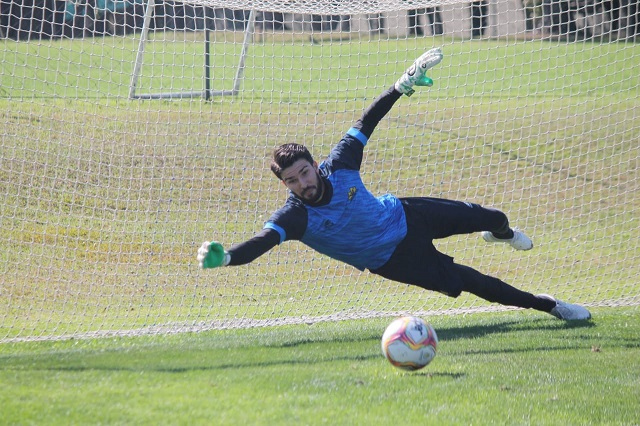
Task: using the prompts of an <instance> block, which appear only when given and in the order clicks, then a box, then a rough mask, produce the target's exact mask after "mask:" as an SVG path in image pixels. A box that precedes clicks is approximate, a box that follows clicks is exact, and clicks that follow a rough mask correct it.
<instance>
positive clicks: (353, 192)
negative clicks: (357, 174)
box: [347, 186, 358, 201]
mask: <svg viewBox="0 0 640 426" xmlns="http://www.w3.org/2000/svg"><path fill="white" fill-rule="evenodd" d="M357 191H358V190H357V189H356V187H355V186H352V187H351V188H349V193H348V194H347V197H348V198H349V201H351V200H353V197H355V196H356V192H357Z"/></svg>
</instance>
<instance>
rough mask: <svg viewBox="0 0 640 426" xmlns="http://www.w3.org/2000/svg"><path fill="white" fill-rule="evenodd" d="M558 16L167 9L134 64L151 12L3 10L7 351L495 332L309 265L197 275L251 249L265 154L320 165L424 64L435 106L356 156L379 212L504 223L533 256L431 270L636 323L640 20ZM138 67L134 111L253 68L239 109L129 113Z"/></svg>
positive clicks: (495, 254)
mask: <svg viewBox="0 0 640 426" xmlns="http://www.w3.org/2000/svg"><path fill="white" fill-rule="evenodd" d="M58 3H59V2H58ZM46 4H48V3H46ZM56 4H57V3H56ZM203 4H204V5H206V7H205V6H203ZM558 4H560V3H559V2H555V1H554V2H549V3H547V2H525V3H524V4H522V3H520V2H516V1H504V2H488V3H487V4H486V7H485V8H484V9H482V8H481V9H482V10H484V11H482V10H481V12H482V14H483V15H481V16H480V17H479V18H476V19H475V20H474V19H473V18H472V16H471V14H472V11H471V8H470V5H469V4H468V3H466V2H465V3H460V2H449V1H447V2H438V3H434V2H424V3H418V2H406V3H405V2H371V1H369V2H314V1H311V2H310V1H299V2H290V1H287V2H281V3H278V2H269V3H267V2H257V3H256V2H249V1H246V2H204V3H200V4H181V3H157V4H155V7H154V9H153V13H152V14H150V15H149V16H150V20H149V26H148V28H147V29H148V30H149V32H148V33H147V37H148V39H147V40H146V42H145V43H143V44H140V38H141V34H142V33H141V30H142V29H143V27H144V25H143V24H144V15H145V5H146V3H145V4H143V3H136V2H111V3H110V2H102V3H100V2H97V3H96V2H90V3H67V4H66V6H65V7H66V8H65V9H64V10H62V9H60V8H59V6H56V5H55V4H54V2H52V6H51V7H45V8H44V9H42V10H37V7H39V6H34V12H33V13H32V14H31V15H30V16H32V18H29V19H31V20H28V19H26V18H25V17H23V16H18V15H19V13H22V12H21V11H19V10H18V9H17V8H11V5H9V6H8V7H9V9H7V10H5V9H4V8H5V7H6V6H5V4H3V6H2V7H3V14H2V16H3V20H2V21H1V22H0V24H1V25H0V28H1V29H2V36H3V37H5V39H4V40H2V42H1V43H2V48H1V49H2V50H1V53H0V54H1V55H2V56H1V58H2V65H1V66H0V96H1V98H0V113H1V114H2V121H3V126H2V130H0V135H1V139H0V188H1V195H0V196H1V197H2V198H1V200H0V201H1V202H0V223H1V228H2V234H1V236H0V246H1V250H0V253H1V258H0V341H3V342H7V341H16V340H32V339H59V338H67V337H72V336H73V337H87V336H105V335H114V334H119V335H128V334H141V333H170V332H180V331H192V330H205V329H210V328H223V327H246V326H256V325H271V324H284V323H291V322H314V321H319V320H336V319H345V318H358V317H371V316H379V315H395V314H398V313H401V312H412V313H423V314H430V313H455V312H472V311H480V310H491V309H502V307H499V306H495V305H490V304H487V303H485V302H483V301H482V300H479V299H477V298H475V297H470V296H465V295H463V296H461V297H460V298H458V299H450V298H446V297H444V296H440V295H437V294H434V293H430V292H427V291H423V290H421V289H418V288H412V287H408V286H404V285H400V284H396V283H392V282H388V281H385V280H382V279H380V278H378V277H376V276H374V275H370V274H367V273H360V272H358V271H356V270H354V269H352V268H351V267H348V266H345V265H343V264H340V263H338V262H334V261H332V260H330V259H327V258H324V257H321V256H319V255H317V254H315V253H314V252H312V251H310V250H307V249H306V248H305V247H304V246H303V245H301V244H299V243H285V244H283V245H281V246H279V247H278V248H277V249H275V250H273V251H272V252H270V253H268V254H267V255H265V256H263V257H261V258H259V259H258V260H257V261H256V262H254V263H253V264H251V265H247V266H243V267H234V268H222V269H218V270H209V271H206V272H203V271H200V270H199V269H198V268H197V263H196V261H195V253H196V250H197V248H198V247H199V245H200V243H201V242H202V241H204V240H209V239H215V240H218V241H221V242H222V243H223V244H224V245H225V246H227V247H228V246H230V245H232V244H233V243H238V242H241V241H243V240H245V239H247V238H250V237H251V236H253V235H254V233H256V232H258V231H259V230H260V229H261V228H262V224H263V222H264V221H265V220H266V219H267V218H268V217H269V215H270V213H271V212H272V211H274V210H275V209H276V208H278V207H279V206H280V205H281V204H282V203H283V202H284V200H285V198H286V196H287V194H286V191H284V189H283V187H282V185H281V184H280V183H279V182H277V180H276V179H275V178H274V177H273V176H272V175H271V172H270V171H269V170H268V163H269V156H270V153H271V151H272V150H273V148H274V147H276V146H277V145H279V144H281V143H284V142H288V141H297V142H302V143H305V144H306V145H307V146H308V147H309V148H310V150H311V151H312V153H313V154H314V155H315V156H316V158H318V159H322V157H323V156H324V155H326V154H327V153H328V152H329V150H330V148H331V147H332V146H333V144H335V143H336V142H337V141H338V140H339V139H340V137H341V136H342V134H343V133H344V132H345V131H346V130H347V129H348V128H349V127H350V126H351V124H352V123H353V121H354V120H356V119H357V118H358V117H359V116H360V113H361V111H362V110H363V109H364V108H365V107H366V106H367V105H368V104H369V103H370V102H371V101H372V100H373V99H374V98H375V97H376V96H377V95H378V93H380V92H381V91H382V90H383V89H385V88H387V87H389V86H390V85H391V84H392V83H393V82H394V81H395V80H396V79H397V78H398V77H399V76H400V74H401V73H402V72H403V71H404V69H405V68H406V67H407V66H408V65H409V64H410V63H411V62H412V61H413V60H414V59H415V58H416V57H417V56H418V55H420V54H421V53H422V52H423V51H425V50H427V49H428V48H431V47H433V46H442V48H443V51H444V54H445V59H444V61H443V62H442V63H441V64H440V65H439V66H438V67H437V69H434V70H433V71H432V73H431V76H432V77H433V78H434V80H435V86H434V87H433V88H431V89H422V90H419V92H418V93H416V94H415V95H414V96H413V97H412V98H410V99H407V98H404V99H402V100H401V101H399V102H398V103H397V104H396V106H395V107H394V109H393V110H392V112H391V113H390V114H389V115H388V116H387V117H386V118H385V119H384V121H383V122H382V123H381V124H380V126H379V128H378V129H377V130H376V132H375V133H374V135H373V137H372V139H371V142H370V143H369V145H368V146H367V149H366V153H365V160H364V167H363V179H364V181H365V183H367V184H368V186H369V188H370V189H371V190H372V192H374V193H375V194H381V193H384V192H392V193H395V194H397V195H399V196H419V195H424V196H439V197H445V198H452V199H460V200H467V201H472V202H479V203H481V204H484V205H487V206H491V205H493V206H497V207H499V208H501V209H502V210H504V211H505V212H506V213H508V215H509V216H510V218H511V220H512V222H513V224H514V225H517V226H519V227H521V228H524V229H525V230H526V232H527V234H529V235H531V236H532V238H533V239H534V242H535V244H536V248H535V249H534V250H533V251H530V252H527V253H525V254H523V253H521V252H513V251H511V250H508V249H507V248H505V247H503V246H497V247H496V246H493V245H486V244H485V243H484V242H483V241H482V240H481V239H479V238H478V236H464V237H459V238H453V239H449V240H446V241H442V242H439V243H438V244H439V247H440V248H441V249H442V250H443V251H445V252H446V253H448V254H450V255H452V256H454V257H455V258H456V259H457V260H458V261H459V262H462V263H465V264H468V265H470V266H473V267H475V268H477V269H479V270H481V271H483V272H486V273H489V274H493V275H496V276H499V277H501V278H502V279H504V280H505V281H507V282H510V283H512V284H514V285H516V286H517V287H519V288H522V289H524V290H527V291H531V292H534V293H535V292H547V293H551V294H554V295H556V296H558V297H559V298H564V299H567V300H568V301H571V302H579V303H582V304H585V305H587V306H592V307H593V306H619V305H628V306H637V305H638V304H639V303H640V285H639V284H638V280H637V276H638V274H639V273H640V270H639V267H638V264H639V263H640V249H639V246H638V240H639V239H638V227H639V223H638V217H639V215H638V207H639V204H640V202H639V201H638V196H637V194H638V193H639V189H640V188H639V184H638V181H639V179H638V178H639V176H638V163H639V158H640V144H639V143H638V134H640V124H639V118H640V117H639V115H640V113H639V111H640V101H639V99H640V96H639V95H640V82H639V81H638V77H637V70H638V69H639V67H640V51H639V50H638V45H637V44H636V43H635V40H636V34H637V33H636V27H637V22H638V20H637V19H636V18H637V16H636V15H637V10H636V9H633V8H632V7H631V5H629V4H626V5H623V6H622V7H621V8H620V9H619V10H616V12H618V13H617V14H613V13H611V11H607V10H604V9H602V7H596V6H597V5H589V4H586V3H585V4H584V7H582V6H580V4H578V6H580V7H574V8H573V9H571V11H572V13H571V14H569V15H568V16H570V18H566V16H565V15H560V14H559V12H558V10H559V9H557V7H559V6H558ZM572 4H573V3H572ZM427 6H428V7H436V6H437V10H435V12H438V13H437V14H434V13H432V12H434V10H432V9H428V10H422V8H423V7H427ZM408 8H415V9H418V10H417V12H416V13H415V14H414V13H408V12H407V9H408ZM252 9H255V10H256V12H255V15H254V18H255V27H254V31H255V33H253V34H250V36H251V37H249V44H248V46H247V45H246V44H245V40H246V37H245V35H246V34H245V32H244V30H245V28H248V23H249V18H250V14H249V12H248V10H252ZM412 10H413V9H412ZM265 11H267V12H265ZM36 12H38V13H36ZM33 16H36V17H37V16H41V17H42V19H40V21H38V20H37V19H35V18H33ZM429 16H431V17H432V18H433V19H434V21H433V24H430V22H431V21H430V20H429V19H428V18H429ZM14 18H15V19H14ZM34 19H35V20H34ZM25 22H28V23H29V25H27V24H25ZM474 22H475V23H476V24H477V23H478V22H480V25H479V26H478V27H477V28H475V29H474ZM439 23H441V26H438V24H439ZM205 28H206V29H208V31H209V34H208V40H209V55H210V56H209V63H208V67H207V68H208V70H207V68H206V67H205V53H204V52H205V42H204V40H205V32H204V29H205ZM433 34H435V36H434V35H433ZM141 46H143V49H144V56H143V58H142V60H141V62H140V65H141V66H140V69H139V71H140V72H139V75H138V76H137V86H136V91H137V92H139V93H165V92H168V93H185V92H191V91H196V92H198V91H202V90H203V87H205V78H204V77H205V75H206V73H207V72H209V75H210V81H209V84H210V85H211V89H212V90H225V89H228V88H229V87H230V86H231V85H232V83H233V81H234V78H235V76H236V75H237V73H238V69H239V64H240V59H241V57H242V55H241V52H242V49H243V47H244V48H246V55H245V56H244V67H243V73H242V78H241V80H240V83H241V84H240V90H239V91H238V93H237V95H236V96H223V97H214V98H212V99H211V100H210V101H205V100H204V99H203V98H201V97H196V98H189V99H174V100H171V101H167V100H156V101H141V100H132V99H129V93H130V89H131V87H130V84H131V81H132V75H133V74H134V72H133V71H134V64H135V63H136V58H137V57H138V56H139V52H140V49H141Z"/></svg>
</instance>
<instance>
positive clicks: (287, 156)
mask: <svg viewBox="0 0 640 426" xmlns="http://www.w3.org/2000/svg"><path fill="white" fill-rule="evenodd" d="M300 159H303V160H307V161H308V162H309V163H310V164H313V157H312V156H311V153H310V152H309V150H308V149H307V148H306V147H305V146H304V145H300V144H297V143H286V144H284V145H280V146H279V147H277V148H276V149H275V150H274V151H273V160H272V161H271V171H272V172H273V174H274V175H276V176H277V177H278V179H280V180H282V171H283V170H284V169H286V168H287V167H290V166H291V165H292V164H293V163H295V162H296V161H298V160H300Z"/></svg>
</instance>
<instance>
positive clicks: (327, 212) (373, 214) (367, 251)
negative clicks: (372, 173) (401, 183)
mask: <svg viewBox="0 0 640 426" xmlns="http://www.w3.org/2000/svg"><path fill="white" fill-rule="evenodd" d="M367 141H368V139H367V137H366V136H365V135H364V134H363V133H361V132H360V131H359V130H358V129H356V128H351V129H349V131H348V132H347V134H346V135H345V136H344V137H343V138H342V139H341V140H340V142H339V143H338V144H337V145H336V146H335V148H333V150H332V151H331V153H330V154H329V156H328V157H327V159H326V160H325V161H323V162H322V163H321V164H320V166H319V170H320V176H321V178H322V179H323V180H324V182H325V195H324V197H323V201H324V200H326V199H327V198H328V199H329V201H328V202H321V203H319V205H312V204H309V203H305V202H303V201H302V200H301V199H300V198H298V197H297V196H295V194H293V193H290V195H289V198H288V199H287V202H286V203H285V205H284V206H283V207H281V208H280V209H279V210H277V211H276V212H275V213H274V214H273V215H272V216H271V217H270V218H269V220H268V221H267V222H266V223H265V225H264V227H265V228H270V229H274V230H276V231H277V232H278V233H279V234H280V243H282V242H284V241H287V240H299V241H301V242H302V243H304V244H306V245H307V246H309V247H311V248H313V249H314V250H316V251H318V252H320V253H322V254H325V255H327V256H329V257H331V258H333V259H337V260H340V261H342V262H345V263H348V264H349V265H352V266H354V267H356V268H358V269H360V270H364V269H369V270H373V269H377V268H379V267H381V266H382V265H384V264H385V263H386V262H387V260H389V258H390V257H391V255H392V254H393V251H394V250H395V248H396V246H397V245H398V244H399V243H400V242H401V241H402V240H403V239H404V237H405V236H406V234H407V223H406V218H405V214H404V209H403V207H402V204H401V203H400V201H399V200H398V198H396V197H395V196H393V195H390V194H386V195H382V196H380V197H375V196H374V195H373V194H371V192H369V191H368V190H367V188H365V186H364V184H363V182H362V179H361V177H360V166H361V164H362V157H363V151H364V147H365V145H366V144H367Z"/></svg>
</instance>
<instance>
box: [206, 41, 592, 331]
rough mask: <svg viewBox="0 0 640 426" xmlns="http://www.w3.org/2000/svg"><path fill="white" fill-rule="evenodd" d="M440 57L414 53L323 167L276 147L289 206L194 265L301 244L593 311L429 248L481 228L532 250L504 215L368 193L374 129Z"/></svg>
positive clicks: (504, 299) (503, 295)
mask: <svg viewBox="0 0 640 426" xmlns="http://www.w3.org/2000/svg"><path fill="white" fill-rule="evenodd" d="M441 60H442V52H441V50H440V49H438V48H436V49H432V50H429V51H428V52H426V53H424V54H423V55H422V56H420V57H419V58H418V59H417V60H416V61H415V62H414V63H413V65H411V67H409V69H407V71H405V73H404V74H403V75H402V76H401V77H400V78H399V79H398V81H397V82H396V83H395V84H394V85H393V86H392V87H390V88H388V89H387V90H385V91H384V92H383V93H382V94H381V95H380V96H379V97H378V98H377V99H375V100H374V101H373V103H372V104H371V105H370V106H369V107H368V108H367V109H366V110H365V111H364V113H363V114H362V116H361V117H360V119H359V120H358V121H356V123H355V124H354V125H353V127H351V128H350V129H349V130H348V131H347V133H346V134H345V135H344V136H343V137H342V139H341V140H340V142H338V144H337V145H336V146H335V147H334V148H333V149H332V150H331V152H330V153H329V156H328V157H327V158H326V160H324V161H323V162H322V163H321V164H319V165H318V163H317V162H316V161H315V160H314V159H313V157H312V156H311V154H310V152H309V151H308V150H307V148H305V147H304V146H303V145H299V144H296V143H287V144H284V145H282V146H280V147H278V148H276V150H275V151H274V153H273V160H272V162H271V171H272V172H273V173H274V174H275V175H276V176H277V177H278V179H280V180H281V181H282V183H283V184H284V185H285V186H286V187H287V188H288V189H289V191H290V195H289V198H288V199H287V201H286V203H285V204H284V206H283V207H281V208H280V209H278V210H277V211H276V212H274V213H273V215H272V216H271V217H270V218H269V220H268V221H267V222H266V223H265V225H264V228H263V229H262V231H261V232H259V233H258V234H257V235H255V236H254V237H253V238H251V239H249V240H248V241H245V242H242V243H240V244H237V245H234V246H233V247H231V248H229V250H225V249H224V248H223V246H222V245H221V244H220V243H218V242H209V241H207V242H204V243H203V244H202V246H201V247H200V249H199V250H198V256H197V258H198V262H199V264H200V267H202V268H215V267H221V266H231V265H243V264H247V263H249V262H252V261H253V260H254V259H256V258H257V257H259V256H261V255H262V254H264V253H266V252H267V251H269V250H270V249H272V248H273V247H275V246H276V245H278V244H281V243H283V242H285V241H289V240H298V241H301V242H302V243H304V244H306V245H307V246H309V247H311V248H313V249H314V250H316V251H318V252H320V253H322V254H325V255H327V256H329V257H331V258H333V259H337V260H340V261H342V262H345V263H348V264H349V265H352V266H354V267H355V268H357V269H359V270H361V271H363V270H365V269H366V270H369V271H370V272H371V273H374V274H376V275H380V276H382V277H385V278H387V279H390V280H393V281H398V282H401V283H405V284H411V285H415V286H419V287H422V288H424V289H427V290H433V291H438V292H440V293H443V294H446V295H448V296H451V297H458V296H459V295H460V293H461V292H463V291H465V292H469V293H472V294H475V295H476V296H478V297H481V298H482V299H485V300H487V301H489V302H493V303H499V304H502V305H509V306H516V307H520V308H530V309H536V310H539V311H543V312H548V313H550V314H551V315H554V316H555V317H557V318H560V319H563V320H585V319H589V318H590V317H591V314H590V313H589V311H588V310H587V309H585V308H584V307H582V306H578V305H574V304H569V303H565V302H562V301H560V300H557V299H555V298H554V297H552V296H549V295H546V294H541V295H537V296H536V295H533V294H531V293H528V292H525V291H521V290H519V289H517V288H515V287H513V286H511V285H509V284H506V283H505V282H503V281H501V280H499V279H498V278H494V277H492V276H489V275H485V274H482V273H480V272H478V271H476V270H475V269H473V268H470V267H468V266H464V265H460V264H457V263H455V262H454V259H453V258H451V257H450V256H447V255H446V254H443V253H441V252H439V251H438V250H437V249H436V248H435V246H434V244H433V240H435V239H439V238H446V237H449V236H452V235H457V234H470V233H474V232H481V233H482V234H481V235H482V238H483V239H484V240H485V241H487V242H502V243H506V244H509V245H510V246H511V247H513V248H514V249H516V250H530V249H531V248H533V243H532V242H531V240H530V239H529V237H527V236H526V235H525V234H524V233H523V232H521V231H520V230H518V229H517V228H511V227H510V225H509V220H508V218H507V216H506V215H505V214H504V213H503V212H501V211H499V210H496V209H493V208H487V207H483V206H480V205H478V204H474V203H469V202H462V201H453V200H446V199H439V198H430V197H413V198H398V197H396V196H394V195H390V194H387V195H382V196H380V197H375V196H374V195H373V194H371V193H370V192H369V191H368V190H367V188H365V186H364V184H363V182H362V179H361V177H360V165H361V163H362V158H363V151H364V147H365V146H366V145H367V143H368V142H369V139H370V137H371V135H372V133H373V131H374V129H375V128H376V126H377V125H378V123H379V122H380V121H381V120H382V119H383V117H384V116H385V115H386V114H387V113H388V112H389V110H390V109H391V108H392V107H393V105H394V104H395V103H396V101H398V100H399V99H400V97H401V96H402V95H403V94H404V95H407V96H411V95H412V94H413V93H414V90H415V89H414V87H416V86H431V85H432V83H433V82H432V80H431V79H430V78H429V77H427V75H426V72H427V70H428V69H430V68H432V67H434V66H436V65H437V64H438V63H440V61H441Z"/></svg>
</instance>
